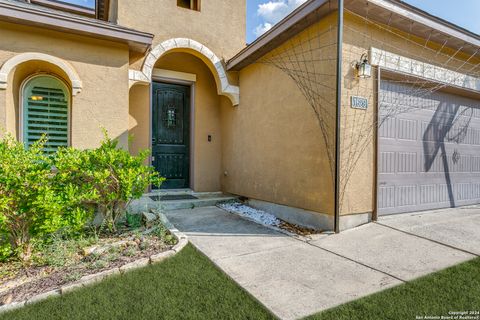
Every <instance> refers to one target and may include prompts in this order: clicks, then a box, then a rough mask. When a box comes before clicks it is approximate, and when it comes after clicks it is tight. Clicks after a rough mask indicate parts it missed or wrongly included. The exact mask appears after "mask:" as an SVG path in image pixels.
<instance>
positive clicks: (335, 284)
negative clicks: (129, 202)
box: [167, 207, 480, 319]
mask: <svg viewBox="0 0 480 320" xmlns="http://www.w3.org/2000/svg"><path fill="white" fill-rule="evenodd" d="M167 217H168V218H169V220H170V221H171V222H172V223H173V224H174V225H175V226H176V227H177V228H178V229H179V230H181V231H183V232H184V233H186V234H187V235H188V236H189V239H190V241H191V242H192V243H193V245H195V246H196V247H197V248H198V249H199V250H200V251H202V252H203V253H204V254H205V255H207V256H208V257H209V258H210V259H211V260H212V261H213V262H214V263H215V264H216V265H217V266H218V267H220V268H221V269H222V270H223V271H224V272H226V273H227V274H228V275H229V276H230V277H231V278H232V279H234V280H235V281H236V282H237V283H238V284H239V285H241V286H242V287H243V288H245V289H246V290H247V291H248V292H250V294H252V295H253V296H254V297H256V298H257V299H258V300H259V301H260V302H261V303H263V304H264V305H265V306H266V307H267V308H268V309H270V310H271V311H272V312H273V313H274V314H275V315H277V316H278V317H279V318H281V319H298V318H302V317H305V316H307V315H310V314H313V313H316V312H319V311H322V310H325V309H328V308H331V307H334V306H336V305H339V304H342V303H345V302H348V301H351V300H355V299H358V298H360V297H362V296H366V295H369V294H371V293H374V292H377V291H380V290H384V289H386V288H389V287H392V286H395V285H398V284H401V283H404V282H405V281H409V280H411V279H414V278H417V277H419V276H422V275H426V274H428V273H431V272H434V271H437V270H440V269H444V268H447V267H449V266H452V265H455V264H458V263H460V262H463V261H466V260H469V259H472V258H475V257H476V255H478V254H480V252H479V248H478V243H479V242H480V235H479V234H478V230H479V229H480V209H478V208H476V209H472V210H463V211H462V209H455V210H453V211H449V212H439V213H429V214H427V213H425V214H421V215H397V216H391V217H388V218H385V219H381V220H380V221H379V223H371V224H368V225H364V226H361V227H359V228H356V229H352V230H348V231H345V232H343V233H341V234H338V235H322V236H315V238H314V239H313V240H312V241H308V242H304V241H300V240H298V239H295V238H292V237H289V236H287V235H285V234H283V233H279V232H276V231H274V230H271V229H269V228H266V227H263V226H261V225H258V224H255V223H253V222H250V221H247V220H244V219H243V218H240V217H238V216H236V215H234V214H231V213H228V212H226V211H223V210H221V209H218V208H216V207H205V208H197V209H193V210H191V209H189V210H176V211H171V212H168V213H167ZM442 221H443V222H442ZM420 224H421V226H420ZM430 238H431V239H430ZM475 244H477V245H475Z"/></svg>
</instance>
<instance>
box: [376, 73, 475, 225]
mask: <svg viewBox="0 0 480 320" xmlns="http://www.w3.org/2000/svg"><path fill="white" fill-rule="evenodd" d="M379 99H380V110H379V130H378V152H379V154H378V213H379V214H380V215H386V214H394V213H403V212H412V211H421V210H429V209H436V208H446V207H456V206H463V205H469V204H476V203H480V100H473V99H468V98H464V97H461V96H457V95H453V94H449V93H445V92H439V91H436V92H427V90H425V89H419V88H413V87H411V86H409V85H406V84H401V83H399V82H393V81H382V83H381V85H380V94H379Z"/></svg>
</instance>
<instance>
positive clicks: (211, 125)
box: [129, 52, 233, 192]
mask: <svg viewBox="0 0 480 320" xmlns="http://www.w3.org/2000/svg"><path fill="white" fill-rule="evenodd" d="M155 68H159V69H167V70H172V71H178V72H185V73H190V74H195V75H196V82H195V84H194V114H193V115H192V116H193V117H194V141H193V143H192V144H191V145H190V147H191V148H193V150H192V151H193V179H191V181H192V182H193V189H194V190H195V191H198V192H201V191H220V190H221V185H220V179H221V172H222V171H221V170H222V168H221V156H222V153H221V147H222V139H221V127H220V96H218V94H217V91H216V86H215V80H214V78H213V76H212V73H211V71H210V69H209V68H208V67H207V66H206V65H205V64H204V63H203V61H202V60H200V59H199V58H196V57H194V56H193V55H190V54H188V53H179V52H175V53H169V54H166V55H165V56H163V57H162V58H160V60H159V61H158V62H157V64H156V65H155ZM149 94H150V93H149V89H148V86H145V87H143V86H141V85H136V86H134V87H132V89H131V90H130V121H129V122H130V125H129V126H130V132H131V133H132V134H133V135H134V140H133V142H132V143H131V147H130V150H131V151H132V152H138V150H139V149H144V148H147V147H148V145H149V139H150V134H149V125H150V123H149V121H150V120H149ZM229 108H233V107H232V105H231V103H230V106H229ZM208 135H211V136H212V141H211V142H208Z"/></svg>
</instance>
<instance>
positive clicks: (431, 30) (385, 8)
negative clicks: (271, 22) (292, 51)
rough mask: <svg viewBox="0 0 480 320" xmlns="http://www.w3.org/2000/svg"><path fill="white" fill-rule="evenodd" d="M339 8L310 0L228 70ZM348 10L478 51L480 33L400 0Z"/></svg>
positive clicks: (362, 3)
mask: <svg viewBox="0 0 480 320" xmlns="http://www.w3.org/2000/svg"><path fill="white" fill-rule="evenodd" d="M337 8H338V2H337V0H309V1H307V2H306V3H304V4H303V5H302V6H300V7H299V8H297V9H296V10H294V11H293V12H292V13H291V14H290V15H288V16H287V17H285V18H284V19H283V20H282V21H280V22H279V23H277V24H276V25H275V26H274V27H273V28H272V29H270V30H269V31H267V32H266V33H265V34H263V35H262V36H261V37H259V38H258V39H257V40H255V41H254V42H252V43H251V44H250V45H248V46H247V47H246V48H244V49H243V50H242V51H240V52H239V53H238V54H237V55H235V56H234V57H233V58H231V59H230V60H229V61H228V63H227V70H229V71H239V70H241V69H242V68H244V67H246V66H248V65H249V64H251V63H254V62H255V61H257V60H258V59H259V58H261V57H262V56H264V55H265V54H267V53H268V52H270V51H271V50H273V49H275V48H276V47H278V46H280V45H281V44H282V43H284V42H285V41H287V40H288V39H290V38H292V37H294V36H295V35H296V34H298V33H300V32H301V31H303V30H304V29H306V28H308V27H309V26H311V25H313V24H314V23H316V22H318V21H319V20H321V19H322V18H323V17H325V16H327V15H328V14H330V13H332V12H335V11H336V10H337ZM345 9H346V10H349V11H351V12H353V13H355V14H358V15H360V16H363V17H365V16H367V12H368V18H369V19H371V20H374V21H376V22H378V23H382V24H385V25H390V26H391V27H394V28H396V29H398V30H401V31H404V32H408V33H410V32H411V33H412V34H413V35H416V36H418V37H420V38H425V39H427V38H428V39H429V41H433V42H436V43H438V44H440V45H442V44H444V43H445V41H446V40H447V42H446V46H447V47H449V48H451V49H454V50H459V51H462V52H465V53H467V54H475V53H478V51H479V48H480V35H478V34H475V33H473V32H470V31H468V30H466V29H464V28H461V27H459V26H457V25H455V24H452V23H450V22H448V21H446V20H443V19H441V18H438V17H435V16H433V15H431V14H429V13H427V12H425V11H423V10H420V9H418V8H416V7H413V6H411V5H408V4H406V3H404V2H402V1H400V0H345Z"/></svg>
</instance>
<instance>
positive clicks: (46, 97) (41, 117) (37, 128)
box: [23, 77, 69, 152]
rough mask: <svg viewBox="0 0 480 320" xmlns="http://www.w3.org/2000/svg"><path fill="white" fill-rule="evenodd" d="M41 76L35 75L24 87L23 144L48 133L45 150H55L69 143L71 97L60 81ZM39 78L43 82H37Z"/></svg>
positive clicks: (28, 143) (30, 142) (28, 144)
mask: <svg viewBox="0 0 480 320" xmlns="http://www.w3.org/2000/svg"><path fill="white" fill-rule="evenodd" d="M39 78H40V77H39ZM39 78H34V79H33V80H32V82H31V83H30V84H29V86H27V87H26V90H25V96H24V122H23V125H24V128H23V135H24V143H25V145H27V146H31V145H32V144H33V143H34V142H36V141H38V140H39V139H40V138H41V137H42V135H43V134H45V135H46V137H47V139H48V140H47V142H46V144H45V148H44V151H46V152H54V151H55V150H56V149H58V148H59V147H67V146H68V137H69V128H68V123H69V114H68V113H69V106H68V96H67V95H66V94H67V93H66V91H65V90H63V89H62V86H63V84H61V83H60V81H59V80H57V79H54V78H48V79H39ZM37 79H39V80H40V81H35V80H37ZM42 80H49V81H42ZM56 82H57V83H56ZM45 84H51V85H48V86H46V85H45Z"/></svg>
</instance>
